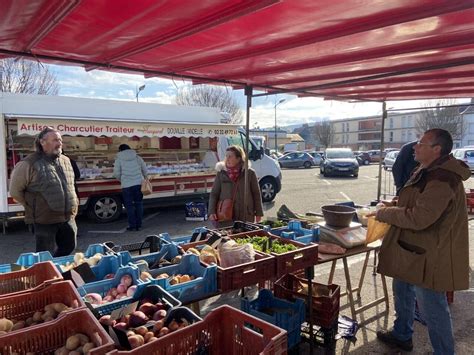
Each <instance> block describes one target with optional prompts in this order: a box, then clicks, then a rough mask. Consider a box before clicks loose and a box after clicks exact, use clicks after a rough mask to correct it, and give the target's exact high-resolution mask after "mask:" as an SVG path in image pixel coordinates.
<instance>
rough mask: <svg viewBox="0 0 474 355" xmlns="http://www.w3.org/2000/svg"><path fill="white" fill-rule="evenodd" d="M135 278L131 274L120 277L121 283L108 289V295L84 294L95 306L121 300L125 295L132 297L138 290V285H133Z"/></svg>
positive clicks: (86, 299) (87, 300) (85, 298)
mask: <svg viewBox="0 0 474 355" xmlns="http://www.w3.org/2000/svg"><path fill="white" fill-rule="evenodd" d="M132 283H133V278H132V276H131V275H129V274H125V275H123V276H122V278H121V279H120V284H119V285H118V286H117V287H112V288H111V289H110V290H108V291H107V293H106V295H105V296H104V297H102V296H101V295H100V294H98V293H88V294H87V295H85V296H84V300H85V301H86V302H89V303H90V304H92V305H94V306H99V305H101V304H104V303H107V302H112V301H116V300H120V299H122V298H125V297H132V296H133V295H134V294H135V291H136V290H137V286H136V285H132Z"/></svg>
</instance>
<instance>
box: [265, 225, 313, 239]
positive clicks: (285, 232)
mask: <svg viewBox="0 0 474 355" xmlns="http://www.w3.org/2000/svg"><path fill="white" fill-rule="evenodd" d="M270 232H271V233H272V234H274V235H277V236H279V237H282V238H288V239H291V240H294V241H297V242H300V243H303V244H309V243H317V242H319V227H318V226H316V227H314V228H312V229H307V228H303V227H302V225H301V222H300V221H290V222H289V223H288V226H286V227H280V228H274V229H271V230H270Z"/></svg>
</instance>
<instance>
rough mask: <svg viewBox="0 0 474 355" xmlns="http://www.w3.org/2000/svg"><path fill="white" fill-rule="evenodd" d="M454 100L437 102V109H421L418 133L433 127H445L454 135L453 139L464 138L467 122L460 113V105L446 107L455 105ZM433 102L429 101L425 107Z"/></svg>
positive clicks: (417, 126) (417, 123)
mask: <svg viewBox="0 0 474 355" xmlns="http://www.w3.org/2000/svg"><path fill="white" fill-rule="evenodd" d="M455 104H456V102H455V101H454V100H441V101H438V102H437V103H436V106H437V107H436V108H435V109H428V108H427V109H425V110H423V111H421V114H420V116H419V117H418V119H417V121H416V130H417V132H418V133H420V134H423V132H425V131H427V130H429V129H432V128H441V129H445V130H446V131H448V132H449V133H451V135H452V136H453V139H456V140H458V139H462V137H463V136H464V134H465V131H466V129H465V122H464V118H463V116H462V115H460V114H459V108H458V107H444V106H450V105H455ZM432 106H434V104H433V103H428V104H426V105H425V107H432Z"/></svg>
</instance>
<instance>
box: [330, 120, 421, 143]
mask: <svg viewBox="0 0 474 355" xmlns="http://www.w3.org/2000/svg"><path fill="white" fill-rule="evenodd" d="M419 115H420V112H419V111H417V112H408V113H389V115H388V117H387V120H386V121H385V136H384V139H385V148H400V147H401V146H402V145H403V144H405V143H407V142H410V141H413V140H415V139H417V138H418V136H419V134H418V133H417V131H416V121H417V119H418V117H419ZM331 123H332V126H333V132H334V134H333V144H332V146H333V147H348V148H352V149H353V150H371V149H380V137H381V133H380V132H381V129H382V117H381V116H369V117H357V118H346V119H341V120H334V121H331Z"/></svg>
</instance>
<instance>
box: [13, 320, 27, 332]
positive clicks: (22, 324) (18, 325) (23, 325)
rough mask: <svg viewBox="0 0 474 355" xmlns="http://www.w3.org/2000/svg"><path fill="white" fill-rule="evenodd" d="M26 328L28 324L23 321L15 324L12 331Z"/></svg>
mask: <svg viewBox="0 0 474 355" xmlns="http://www.w3.org/2000/svg"><path fill="white" fill-rule="evenodd" d="M25 326H26V322H25V321H23V320H21V321H18V322H16V323H15V324H13V327H12V329H11V330H12V331H14V330H18V329H23V328H24V327H25Z"/></svg>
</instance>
